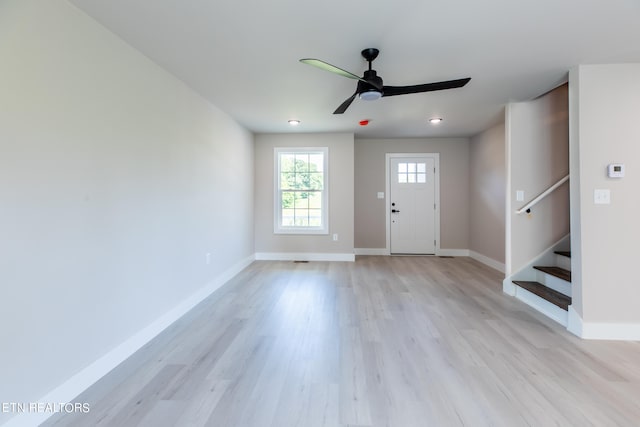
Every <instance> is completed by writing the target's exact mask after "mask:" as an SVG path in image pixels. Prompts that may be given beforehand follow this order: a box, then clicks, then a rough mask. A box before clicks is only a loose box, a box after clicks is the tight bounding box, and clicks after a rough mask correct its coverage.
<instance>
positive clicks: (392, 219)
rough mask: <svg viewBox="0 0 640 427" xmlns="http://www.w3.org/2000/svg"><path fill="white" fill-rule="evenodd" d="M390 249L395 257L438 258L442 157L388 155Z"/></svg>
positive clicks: (420, 154)
mask: <svg viewBox="0 0 640 427" xmlns="http://www.w3.org/2000/svg"><path fill="white" fill-rule="evenodd" d="M386 157H387V158H386V172H387V203H386V205H387V215H386V218H387V249H388V251H389V253H391V254H414V255H418V254H424V255H433V254H438V252H439V249H440V244H439V240H440V207H439V205H440V203H439V202H440V201H439V154H437V153H409V154H407V153H388V154H387V156H386Z"/></svg>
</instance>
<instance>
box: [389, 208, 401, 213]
mask: <svg viewBox="0 0 640 427" xmlns="http://www.w3.org/2000/svg"><path fill="white" fill-rule="evenodd" d="M391 213H400V211H399V210H397V209H391Z"/></svg>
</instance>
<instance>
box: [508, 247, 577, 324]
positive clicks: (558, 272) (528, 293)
mask: <svg viewBox="0 0 640 427" xmlns="http://www.w3.org/2000/svg"><path fill="white" fill-rule="evenodd" d="M554 257H555V260H554V261H555V265H550V266H549V265H544V266H543V265H534V266H533V267H532V270H531V271H530V272H529V274H528V276H531V275H534V276H535V280H515V279H514V280H512V282H513V284H514V285H515V289H514V291H515V292H514V296H515V297H516V298H518V299H520V300H521V301H523V302H525V303H526V304H528V305H530V306H531V307H533V308H535V309H536V310H538V311H540V312H541V313H543V314H545V315H546V316H548V317H550V318H552V319H553V320H555V321H556V322H558V323H560V324H562V325H564V326H567V323H568V312H567V310H568V309H569V306H570V305H571V252H568V251H554Z"/></svg>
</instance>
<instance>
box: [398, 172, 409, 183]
mask: <svg viewBox="0 0 640 427" xmlns="http://www.w3.org/2000/svg"><path fill="white" fill-rule="evenodd" d="M398 182H399V183H400V184H404V183H406V182H407V174H406V173H399V174H398Z"/></svg>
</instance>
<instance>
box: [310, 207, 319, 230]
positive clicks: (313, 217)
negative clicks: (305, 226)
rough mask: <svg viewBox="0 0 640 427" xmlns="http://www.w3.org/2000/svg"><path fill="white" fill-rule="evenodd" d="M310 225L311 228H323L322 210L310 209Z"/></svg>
mask: <svg viewBox="0 0 640 427" xmlns="http://www.w3.org/2000/svg"><path fill="white" fill-rule="evenodd" d="M309 225H310V226H311V227H320V226H322V210H320V209H309Z"/></svg>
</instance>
